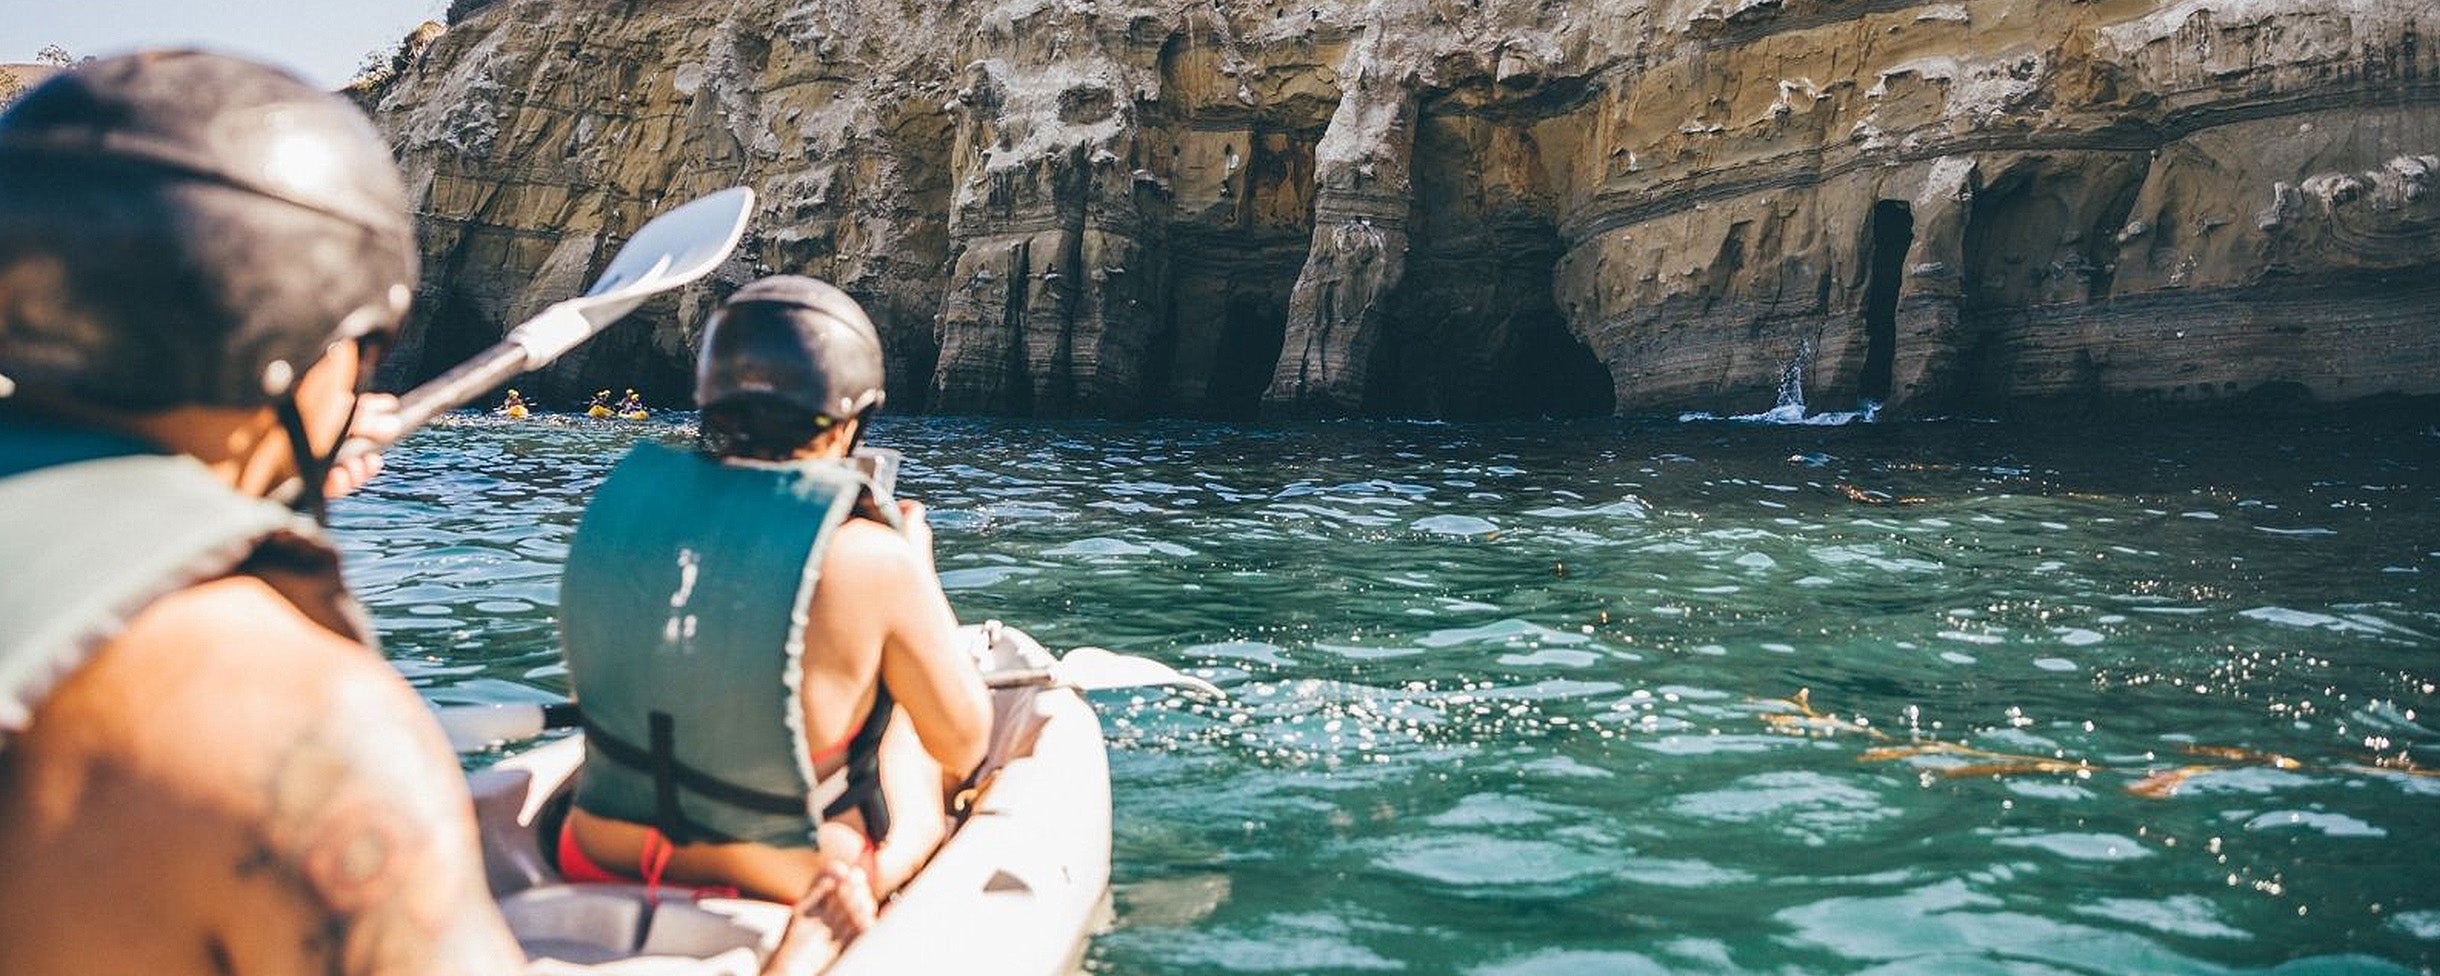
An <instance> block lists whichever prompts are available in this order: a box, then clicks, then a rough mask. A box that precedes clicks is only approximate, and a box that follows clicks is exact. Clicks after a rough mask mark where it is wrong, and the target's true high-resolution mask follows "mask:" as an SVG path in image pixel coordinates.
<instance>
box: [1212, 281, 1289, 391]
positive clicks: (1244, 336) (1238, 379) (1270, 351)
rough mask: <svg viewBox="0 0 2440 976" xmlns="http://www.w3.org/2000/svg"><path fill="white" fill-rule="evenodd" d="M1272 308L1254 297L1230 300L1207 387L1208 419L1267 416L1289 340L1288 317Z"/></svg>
mask: <svg viewBox="0 0 2440 976" xmlns="http://www.w3.org/2000/svg"><path fill="white" fill-rule="evenodd" d="M1272 304H1273V303H1271V302H1266V301H1263V300H1261V299H1259V298H1256V297H1253V296H1250V295H1235V296H1231V297H1230V298H1229V302H1228V311H1227V313H1226V314H1225V315H1224V316H1222V319H1221V322H1222V324H1221V331H1220V349H1219V352H1218V355H1216V356H1215V357H1214V359H1213V363H1212V378H1211V382H1210V383H1209V384H1208V385H1206V386H1205V387H1204V400H1203V413H1204V415H1205V416H1208V417H1211V418H1213V419H1217V420H1250V419H1253V418H1254V416H1255V415H1256V414H1258V413H1260V412H1261V409H1262V393H1263V391H1264V390H1267V389H1269V388H1270V386H1271V374H1272V372H1273V371H1274V369H1276V367H1277V366H1278V364H1279V350H1280V347H1281V345H1282V344H1284V343H1286V342H1287V338H1288V319H1287V316H1286V314H1285V313H1284V311H1282V310H1280V309H1275V308H1273V307H1271V306H1272Z"/></svg>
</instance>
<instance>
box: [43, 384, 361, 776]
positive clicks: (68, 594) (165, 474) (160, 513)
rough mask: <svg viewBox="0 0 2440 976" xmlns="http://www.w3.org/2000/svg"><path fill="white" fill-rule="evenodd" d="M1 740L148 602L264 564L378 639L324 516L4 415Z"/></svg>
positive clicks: (352, 629) (335, 623) (349, 626)
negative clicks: (325, 531) (328, 540)
mask: <svg viewBox="0 0 2440 976" xmlns="http://www.w3.org/2000/svg"><path fill="white" fill-rule="evenodd" d="M0 566H5V567H8V571H7V572H6V574H5V575H0V747H5V746H6V744H7V741H8V739H9V737H11V736H13V735H15V734H17V733H19V732H23V731H25V729H26V726H27V725H28V724H29V723H30V722H31V721H32V720H33V716H34V712H35V711H36V710H37V709H38V708H40V707H41V705H42V702H43V701H44V699H46V698H48V697H49V696H50V694H51V692H52V691H53V690H54V689H56V688H57V687H58V686H59V683H60V682H61V681H64V680H66V679H67V677H68V676H69V675H70V674H73V673H75V671H76V670H77V669H78V668H80V667H83V666H84V664H85V662H86V661H88V660H90V659H91V658H92V656H93V654H94V653H95V652H96V651H98V650H100V649H101V646H102V645H103V644H104V643H105V642H107V641H108V640H110V638H112V637H114V636H116V635H117V634H118V632H119V631H120V630H121V629H123V628H124V627H125V626H126V625H127V622H128V621H130V620H132V619H134V618H135V616H136V615H137V614H139V613H141V612H143V610H144V608H145V607H148V606H150V605H152V603H153V601H155V600H158V599H160V598H162V597H164V596H167V595H169V594H171V593H175V592H177V591H179V590H183V589H186V588H187V587H190V586H193V585H195V584H197V583H203V582H207V581H210V580H214V579H218V578H221V577H224V576H228V575H231V574H234V573H252V574H257V575H262V576H264V578H265V581H266V582H270V583H271V584H272V585H273V588H274V589H276V590H278V591H279V592H280V593H281V595H283V596H285V597H287V598H288V600H289V601H290V602H291V603H294V604H295V605H296V606H297V608H298V610H299V611H300V612H303V613H304V614H305V615H306V616H307V617H309V618H311V619H313V620H314V622H316V623H318V624H320V625H322V626H323V627H325V628H328V629H330V630H332V631H333V632H335V633H338V634H340V635H341V636H344V637H347V638H349V639H352V640H356V641H359V642H366V643H369V642H370V635H371V634H372V629H371V628H370V627H369V626H367V625H366V624H365V622H364V617H363V613H362V610H361V609H360V608H358V607H357V606H356V604H355V602H354V601H353V600H352V599H350V598H349V597H348V596H347V590H346V586H345V584H343V583H342V582H341V581H340V579H339V570H338V567H339V557H338V554H337V553H336V552H334V551H332V550H331V548H330V547H329V546H328V545H327V544H325V543H324V542H323V541H322V534H321V530H320V528H319V527H317V526H316V525H314V523H313V520H311V519H308V518H306V517H304V516H302V515H299V514H297V513H295V512H292V511H290V510H288V509H287V508H286V507H284V506H281V505H277V504H273V503H271V502H268V501H265V500H263V499H260V498H252V497H248V496H245V495H240V494H238V493H237V492H235V491H233V490H231V489H230V488H229V486H228V485H227V484H225V483H223V482H221V481H220V480H219V479H217V478H214V477H213V476H212V473H211V472H210V471H209V470H208V469H206V468H205V467H204V466H203V464H202V463H201V462H199V461H196V460H195V459H193V458H191V457H188V456H186V455H183V454H164V453H161V452H160V450H159V449H158V448H155V447H152V446H151V445H148V444H145V443H143V442H141V441H136V440H132V439H129V438H125V437H120V436H117V435H113V434H106V433H101V432H97V431H87V430H76V429H70V428H61V427H55V426H47V425H39V424H35V423H31V422H27V421H24V420H19V419H14V418H11V417H7V416H0Z"/></svg>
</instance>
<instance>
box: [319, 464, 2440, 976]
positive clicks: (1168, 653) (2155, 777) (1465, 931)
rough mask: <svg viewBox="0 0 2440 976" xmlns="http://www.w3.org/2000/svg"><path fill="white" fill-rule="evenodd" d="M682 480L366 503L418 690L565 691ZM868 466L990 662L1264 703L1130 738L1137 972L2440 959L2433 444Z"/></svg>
mask: <svg viewBox="0 0 2440 976" xmlns="http://www.w3.org/2000/svg"><path fill="white" fill-rule="evenodd" d="M676 419H677V420H680V421H682V420H683V418H682V417H681V418H676ZM639 435H640V436H653V437H659V438H664V439H669V440H673V441H683V440H684V439H685V438H686V437H687V436H688V431H687V430H686V429H685V428H684V427H683V426H682V424H681V423H673V422H666V421H660V420H656V421H655V422H653V424H651V425H647V426H642V427H638V426H633V425H612V424H594V423H584V422H576V421H565V420H560V419H557V418H553V419H551V420H549V421H547V422H534V423H523V424H518V423H510V422H505V421H494V420H489V419H483V418H475V417H457V418H451V419H450V420H449V421H447V422H446V423H445V424H444V425H443V426H440V427H437V428H434V429H432V430H429V431H426V432H424V433H422V434H419V435H417V437H415V438H414V439H413V440H411V441H410V442H408V443H407V444H406V445H405V446H404V447H403V448H402V449H401V450H399V451H397V452H395V453H394V454H393V455H392V457H391V462H390V471H389V473H388V474H385V475H384V477H383V479H382V480H381V481H380V482H379V483H377V485H376V487H375V489H374V490H372V491H370V492H368V493H367V494H365V495H363V496H360V497H358V498H356V499H351V500H349V501H347V502H344V503H343V504H341V505H340V506H339V507H338V509H337V512H336V519H335V521H336V524H337V526H338V528H339V530H340V531H341V532H342V533H343V535H344V536H345V538H346V540H347V544H348V546H349V549H350V550H351V564H350V574H351V578H352V579H353V581H354V582H355V583H356V585H357V586H358V587H359V589H360V590H361V591H362V592H363V593H364V594H365V595H366V598H367V601H368V602H369V603H370V604H371V605H372V607H373V608H374V610H375V612H376V614H377V615H378V616H379V618H380V620H381V623H382V626H383V631H384V634H385V639H386V641H387V646H388V651H389V653H390V654H391V655H392V656H393V657H394V658H395V659H396V660H397V661H398V664H399V666H400V667H401V668H402V669H403V670H404V671H405V672H406V673H407V674H408V675H409V676H410V677H411V678H412V679H413V680H414V681H415V682H416V683H417V684H418V685H419V686H421V687H422V688H423V689H424V690H425V692H426V694H427V695H429V696H430V697H432V698H433V699H435V700H439V701H497V700H508V699H521V698H547V697H553V696H555V695H556V694H557V693H558V692H559V691H560V690H561V688H562V685H561V681H560V676H559V673H558V669H557V666H556V663H555V651H554V646H553V640H554V629H553V624H552V620H551V607H552V604H553V600H554V589H555V579H556V573H557V568H558V563H559V561H560V559H561V558H562V557H563V556H564V554H565V552H566V546H567V541H568V538H569V535H570V534H571V533H572V532H573V530H574V524H575V519H576V517H577V514H578V512H579V510H580V507H581V505H582V504H583V502H584V499H585V494H586V492H587V490H588V489H589V487H590V486H591V485H592V484H593V483H594V482H595V481H596V480H598V479H599V478H600V477H601V475H602V474H603V472H604V471H605V470H606V468H607V466H608V465H609V464H610V463H611V462H612V461H613V460H614V459H615V457H616V454H617V452H618V451H619V450H620V449H621V448H622V447H623V446H624V445H625V444H627V443H628V442H629V441H630V440H631V439H632V438H634V437H636V436H639ZM874 440H875V441H876V442H877V443H882V444H886V445H889V446H894V447H899V448H902V449H904V450H905V451H906V452H907V454H908V457H909V464H908V467H907V469H906V472H905V474H904V476H903V481H902V485H901V488H902V490H903V491H904V492H905V493H907V494H909V495H912V496H916V497H920V498H923V499H924V500H926V501H927V502H929V503H930V504H931V505H932V506H933V512H934V516H933V518H934V522H935V524H936V526H937V527H938V530H939V550H940V554H939V562H940V566H941V569H942V571H943V574H942V575H943V579H944V582H945V583H946V584H947V586H948V587H949V589H950V595H951V597H952V599H953V600H954V601H955V602H956V603H957V605H958V609H959V611H960V614H961V616H962V617H964V618H965V619H969V620H975V619H981V618H984V617H1000V618H1003V619H1006V620H1009V621H1011V622H1014V623H1018V624H1020V625H1022V626H1025V627H1026V628H1028V629H1030V630H1031V631H1032V632H1033V633H1035V634H1036V635H1037V636H1039V637H1041V638H1042V639H1043V641H1044V642H1045V643H1046V644H1050V645H1052V646H1054V647H1057V646H1064V645H1074V644H1083V643H1093V644H1100V645H1104V646H1107V647H1110V648H1113V649H1116V650H1119V651H1124V652H1132V653H1140V654H1147V655H1150V656H1153V657H1156V658H1159V659H1161V660H1164V661H1168V662H1170V663H1173V664H1177V665H1179V666H1182V667H1187V668H1189V669H1192V670H1195V671H1196V672H1197V673H1200V674H1203V675H1205V676H1207V677H1210V678H1211V679H1212V680H1214V681H1216V682H1218V683H1219V684H1221V685H1222V686H1223V687H1225V688H1226V689H1227V690H1228V692H1229V694H1230V696H1231V698H1230V700H1229V701H1228V702H1226V703H1220V704H1213V703H1204V702H1197V701H1191V700H1185V699H1179V698H1173V697H1168V696H1165V695H1140V696H1139V695H1129V694H1125V693H1106V694H1101V695H1097V696H1096V701H1097V704H1098V705H1099V706H1100V711H1101V713H1102V716H1103V720H1104V722H1105V724H1106V726H1107V727H1108V730H1109V732H1110V738H1111V750H1112V751H1111V762H1112V787H1113V793H1114V797H1115V805H1116V815H1117V828H1116V829H1117V835H1116V879H1115V892H1114V894H1115V902H1116V908H1117V919H1116V924H1115V926H1114V928H1113V929H1112V930H1111V931H1110V932H1108V933H1107V934H1105V935H1103V936H1101V937H1100V938H1098V939H1097V940H1096V941H1095V943H1094V945H1093V948H1092V951H1091V954H1090V957H1089V959H1088V965H1089V966H1090V968H1092V969H1093V970H1095V971H1098V972H1107V973H1303V972H1411V973H1477V974H1511V973H1553V974H1576V973H1644V972H1789V973H1794V972H1865V971H1869V972H1876V973H1896V972H1910V973H1911V972H1920V973H1957V972H2031V973H2045V972H2076V973H2121V972H2219V971H2258V970H2266V969H2277V970H2278V971H2281V972H2429V971H2431V969H2432V968H2433V967H2434V966H2435V965H2440V777H2435V776H2431V775H2419V774H2417V773H2416V772H2414V771H2410V770H2406V769H2402V768H2395V767H2397V765H2398V762H2399V760H2400V759H2401V757H2404V758H2405V759H2408V760H2411V761H2414V762H2417V763H2419V765H2420V766H2421V767H2430V768H2440V731H2436V730H2440V691H2436V688H2435V685H2436V683H2440V596H2436V595H2435V593H2434V583H2435V582H2440V432H2434V431H2430V430H2414V429H2404V428H2401V429H2397V430H2393V431H2387V432H2365V431H2361V430H2345V429H2324V428H2305V427H2298V428H2292V429H2291V428H2278V427H2275V426H2267V425H2250V426H2245V427H2215V428H2204V429H2186V430H2181V431H2143V430H2119V429H2106V430H2085V431H2077V432H2055V431H2045V430H2037V429H2031V428H2024V427H2012V426H2002V425H1991V424H1972V423H1923V424H1873V425H1851V426H1844V427H1787V426H1771V425H1760V424H1743V423H1731V422H1696V423H1675V424H1671V423H1645V424H1637V423H1627V422H1586V423H1571V424H1535V425H1520V426H1515V427H1500V426H1446V425H1431V424H1391V423H1342V424H1318V425H1310V426H1294V427H1280V428H1248V427H1228V426H1217V425H1201V424H1185V423H1153V424H1095V423H1038V422H1035V423H998V422H985V421H970V420H933V419H893V420H887V421H885V422H884V423H883V424H882V425H881V426H880V428H879V430H878V432H877V433H876V435H875V437H874ZM1800 691H1801V692H1803V693H1804V696H1805V697H1804V702H1805V704H1806V706H1808V707H1809V708H1810V709H1811V710H1812V714H1810V715H1808V714H1806V713H1805V712H1803V711H1800V710H1799V709H1798V706H1797V705H1796V704H1795V703H1794V702H1793V701H1791V699H1794V698H1796V696H1798V695H1799V693H1800Z"/></svg>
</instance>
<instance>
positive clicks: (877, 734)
mask: <svg viewBox="0 0 2440 976" xmlns="http://www.w3.org/2000/svg"><path fill="white" fill-rule="evenodd" d="M896 704H897V703H896V702H894V701H892V700H891V699H890V689H889V688H888V686H886V685H885V686H883V687H882V688H880V689H879V690H877V691H875V692H873V710H872V712H870V713H869V714H867V715H865V716H864V725H863V727H861V728H858V729H857V730H856V737H855V738H853V739H849V740H848V742H847V769H846V775H847V789H846V790H844V791H842V792H841V793H840V794H839V796H838V798H837V799H835V800H832V801H830V805H829V806H826V807H823V808H822V819H824V820H829V819H831V818H833V817H837V816H839V815H841V814H844V813H846V812H847V811H849V810H854V811H856V812H857V813H858V814H860V815H862V816H863V817H864V836H866V837H868V838H871V839H872V842H873V843H876V844H878V843H880V842H881V840H882V838H885V837H888V836H889V834H890V804H889V799H888V798H887V797H885V796H883V795H882V793H881V735H882V733H885V732H888V731H889V730H890V712H891V709H893V708H895V707H896Z"/></svg>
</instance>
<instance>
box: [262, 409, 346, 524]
mask: <svg viewBox="0 0 2440 976" xmlns="http://www.w3.org/2000/svg"><path fill="white" fill-rule="evenodd" d="M361 402H362V400H361V399H360V398H359V399H350V400H349V401H348V404H347V419H346V420H344V421H342V422H341V423H340V424H339V436H338V437H336V438H333V439H332V440H331V444H330V450H329V451H328V452H326V453H322V454H315V453H314V450H313V441H312V440H310V439H308V438H307V437H306V434H305V414H304V412H303V411H301V410H299V409H297V394H296V391H295V390H294V389H291V390H289V391H288V392H286V393H283V394H280V398H279V401H278V402H277V403H275V404H273V409H274V410H275V411H276V412H277V413H278V414H279V417H280V426H281V427H282V428H284V429H285V430H287V432H288V457H289V459H290V461H292V462H293V463H294V464H295V465H296V469H297V480H298V481H300V482H302V483H303V484H304V490H303V491H299V492H297V497H296V500H295V501H292V502H289V503H288V507H290V508H293V509H296V510H297V511H298V512H301V513H303V514H306V515H310V516H313V520H314V523H315V524H317V525H328V524H330V509H329V504H328V503H329V499H328V498H326V497H324V495H323V491H322V488H323V485H324V484H325V483H327V482H329V481H330V471H331V469H332V468H334V467H337V466H338V464H339V449H340V448H341V447H344V446H346V445H347V432H348V430H349V428H352V427H354V426H355V425H356V406H357V404H358V403H361Z"/></svg>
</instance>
